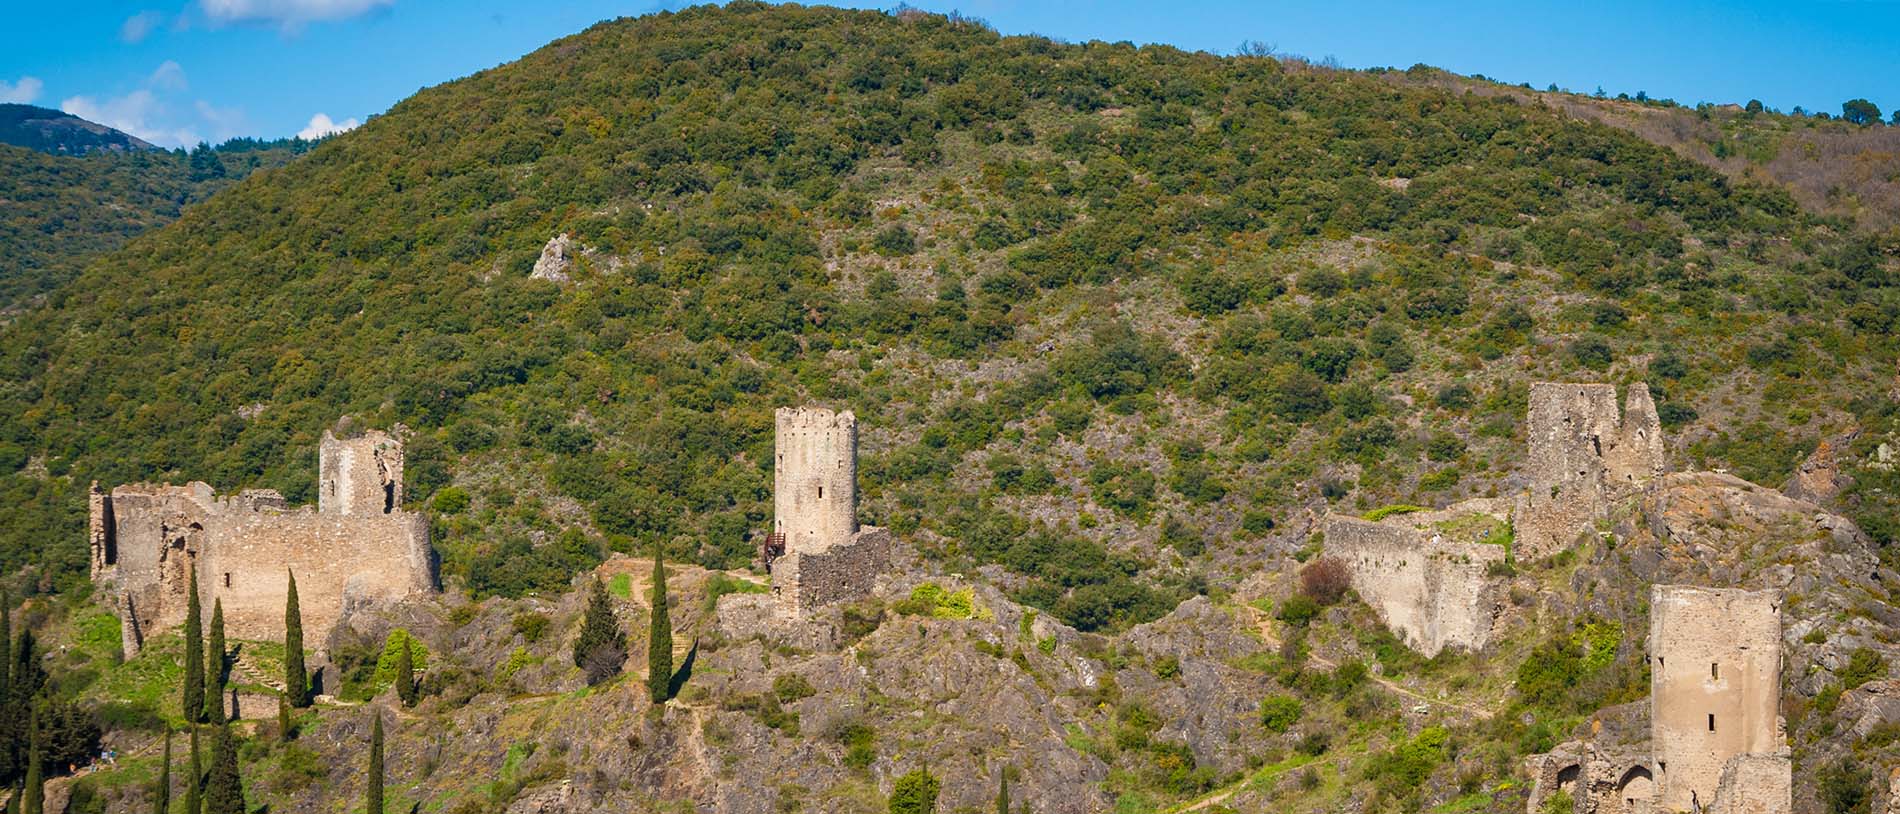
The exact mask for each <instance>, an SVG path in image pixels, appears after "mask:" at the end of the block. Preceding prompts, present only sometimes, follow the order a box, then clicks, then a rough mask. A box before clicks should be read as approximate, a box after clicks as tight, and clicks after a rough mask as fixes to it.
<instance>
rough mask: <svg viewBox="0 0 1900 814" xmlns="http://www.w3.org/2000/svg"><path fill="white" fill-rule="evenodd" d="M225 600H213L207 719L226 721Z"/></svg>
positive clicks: (207, 661)
mask: <svg viewBox="0 0 1900 814" xmlns="http://www.w3.org/2000/svg"><path fill="white" fill-rule="evenodd" d="M224 654H225V650H224V600H223V599H214V600H212V601H211V639H210V641H209V642H208V643H207V646H206V647H205V720H208V721H210V722H211V723H214V724H221V723H224V665H225V660H224Z"/></svg>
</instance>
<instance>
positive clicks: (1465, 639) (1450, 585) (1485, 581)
mask: <svg viewBox="0 0 1900 814" xmlns="http://www.w3.org/2000/svg"><path fill="white" fill-rule="evenodd" d="M1500 508H1501V507H1498V506H1496V505H1493V503H1491V502H1487V501H1470V502H1468V503H1466V504H1460V505H1458V506H1456V507H1453V508H1451V509H1447V510H1444V511H1437V512H1416V513H1412V514H1405V515H1398V516H1395V517H1392V518H1388V519H1387V520H1385V521H1380V522H1374V521H1370V520H1361V519H1359V518H1357V517H1346V516H1342V515H1329V516H1328V517H1327V518H1326V524H1325V527H1324V528H1325V534H1326V550H1327V552H1328V553H1330V554H1332V555H1333V556H1336V557H1338V558H1340V559H1342V560H1344V561H1345V562H1346V565H1347V567H1348V568H1349V569H1350V570H1351V571H1352V575H1353V576H1352V580H1353V588H1354V590H1357V591H1358V592H1359V595H1360V596H1361V597H1363V598H1364V599H1365V600H1366V602H1367V603H1368V604H1370V605H1372V607H1373V609H1374V610H1375V611H1377V612H1378V614H1379V618H1380V619H1382V620H1384V622H1385V624H1386V627H1389V628H1391V629H1392V630H1393V632H1395V633H1397V634H1398V635H1399V637H1400V638H1402V639H1403V640H1404V641H1405V645H1406V646H1407V647H1410V648H1412V649H1413V650H1416V651H1418V652H1420V653H1423V654H1424V655H1425V656H1426V657H1427V658H1429V657H1431V656H1436V655H1438V652H1439V651H1440V650H1443V649H1445V648H1446V647H1458V648H1462V649H1466V650H1479V649H1482V648H1483V647H1484V646H1485V644H1487V643H1488V642H1490V640H1491V626H1492V622H1493V621H1494V620H1496V619H1497V616H1498V614H1499V613H1500V612H1501V611H1502V610H1503V607H1504V603H1505V597H1504V596H1503V595H1502V593H1503V592H1502V591H1501V590H1500V588H1499V586H1498V585H1497V584H1496V583H1497V581H1496V580H1492V579H1489V578H1487V576H1486V570H1487V569H1488V568H1490V567H1491V564H1492V563H1501V562H1503V561H1504V560H1505V558H1506V556H1507V555H1508V554H1509V551H1508V550H1507V549H1506V548H1505V547H1504V546H1503V545H1501V543H1502V542H1503V537H1504V535H1505V534H1506V533H1507V532H1506V531H1505V529H1506V523H1507V522H1508V515H1507V514H1505V513H1504V512H1503V511H1501V510H1500Z"/></svg>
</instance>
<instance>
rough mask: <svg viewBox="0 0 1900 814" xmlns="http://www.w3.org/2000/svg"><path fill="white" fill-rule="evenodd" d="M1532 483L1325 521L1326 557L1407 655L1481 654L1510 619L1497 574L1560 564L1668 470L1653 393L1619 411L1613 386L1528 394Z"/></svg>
mask: <svg viewBox="0 0 1900 814" xmlns="http://www.w3.org/2000/svg"><path fill="white" fill-rule="evenodd" d="M1529 413H1530V415H1529V417H1528V423H1529V427H1528V433H1529V436H1530V441H1529V447H1530V449H1529V458H1530V463H1529V469H1530V484H1529V487H1528V488H1527V489H1526V491H1525V492H1523V493H1522V494H1519V495H1518V496H1516V497H1515V498H1501V499H1495V498H1478V499H1474V500H1467V501H1464V502H1461V503H1458V504H1455V505H1452V506H1449V507H1446V508H1444V509H1441V510H1437V511H1428V512H1414V513H1410V514H1395V515H1391V516H1388V517H1385V518H1383V519H1380V520H1378V521H1370V520H1361V519H1359V518H1356V517H1347V516H1343V515H1328V516H1327V517H1326V518H1325V520H1324V522H1323V524H1322V530H1323V532H1324V534H1325V539H1326V551H1327V553H1329V554H1331V555H1333V556H1336V557H1339V558H1340V559H1342V560H1344V561H1345V562H1346V563H1347V565H1348V566H1349V567H1350V569H1351V570H1352V575H1353V576H1352V584H1353V589H1354V590H1356V591H1358V592H1359V596H1360V597H1361V598H1363V599H1365V600H1366V603H1367V604H1369V605H1371V606H1372V608H1373V610H1375V611H1377V612H1378V614H1379V618H1380V619H1381V620H1382V621H1384V622H1385V624H1386V626H1387V627H1389V628H1391V629H1392V631H1393V632H1394V633H1396V634H1397V635H1398V636H1399V637H1400V638H1402V639H1403V640H1404V641H1405V643H1406V645H1407V646H1408V647H1411V648H1412V649H1413V650H1416V651H1418V652H1420V653H1423V654H1425V655H1426V656H1433V655H1437V654H1438V652H1439V651H1440V650H1443V649H1444V648H1446V647H1457V648H1461V649H1465V650H1478V649H1482V648H1483V647H1484V646H1485V645H1486V644H1487V643H1488V642H1489V641H1490V640H1491V629H1492V627H1493V626H1494V624H1495V623H1496V621H1497V619H1498V617H1499V615H1500V614H1501V613H1502V612H1503V610H1504V604H1505V603H1504V602H1503V600H1502V598H1501V597H1500V596H1499V590H1500V585H1501V584H1502V579H1501V578H1499V577H1494V576H1491V570H1492V568H1493V566H1494V564H1501V563H1503V562H1505V561H1507V560H1510V559H1512V558H1517V559H1524V560H1535V559H1541V558H1543V557H1548V556H1550V555H1552V554H1556V553H1558V552H1560V551H1562V550H1564V549H1565V548H1568V547H1569V546H1570V545H1571V544H1572V543H1574V542H1575V541H1576V539H1577V537H1578V536H1579V535H1580V534H1582V533H1584V532H1585V531H1586V530H1588V529H1590V528H1591V527H1593V526H1594V525H1595V524H1596V522H1597V521H1598V520H1601V519H1603V518H1604V517H1606V516H1608V513H1609V509H1610V506H1611V505H1612V504H1613V503H1615V502H1616V501H1617V500H1620V499H1622V498H1624V497H1626V496H1628V495H1630V494H1633V493H1634V492H1635V491H1637V490H1638V489H1640V488H1642V487H1643V486H1644V485H1645V484H1647V483H1649V482H1650V481H1651V480H1652V479H1654V478H1655V477H1656V476H1658V475H1660V474H1662V472H1663V461H1664V449H1663V442H1662V425H1661V422H1660V421H1658V419H1657V417H1656V406H1655V404H1654V403H1653V402H1652V401H1650V397H1649V387H1648V386H1647V385H1644V384H1636V385H1634V386H1632V387H1631V388H1630V390H1629V394H1628V397H1627V401H1626V403H1625V405H1624V407H1623V409H1622V410H1621V411H1619V410H1618V409H1617V405H1616V387H1615V386H1614V385H1608V384H1559V383H1554V382H1536V383H1533V384H1532V385H1531V392H1530V410H1529Z"/></svg>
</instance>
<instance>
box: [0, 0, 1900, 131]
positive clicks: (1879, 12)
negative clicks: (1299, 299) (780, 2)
mask: <svg viewBox="0 0 1900 814" xmlns="http://www.w3.org/2000/svg"><path fill="white" fill-rule="evenodd" d="M0 4H3V5H0V8H5V12H4V16H3V17H0V19H5V20H6V21H7V23H8V24H7V25H5V26H0V101H25V102H31V103H33V104H39V105H43V106H46V107H56V108H62V109H65V110H68V111H71V112H74V113H77V114H79V115H82V116H86V117H87V118H91V119H94V120H97V121H102V122H105V123H106V124H110V125H113V126H116V127H119V128H121V129H124V130H127V131H129V132H132V133H134V134H135V135H138V136H141V137H143V138H145V139H147V140H149V141H152V142H155V143H158V144H162V145H165V146H176V145H179V144H190V143H195V142H196V141H198V140H200V139H205V140H210V141H220V140H223V139H226V138H231V137H234V136H259V137H265V138H276V137H280V136H289V135H296V134H299V133H304V134H307V135H308V134H315V133H318V132H320V131H323V130H326V129H335V128H339V127H348V126H351V125H352V124H353V123H354V122H360V121H362V120H363V119H365V118H367V117H368V116H370V115H373V114H375V113H379V112H381V111H383V110H386V109H388V108H389V106H390V105H392V104H394V103H395V102H396V101H398V100H400V99H402V98H404V97H406V96H408V95H410V94H412V93H414V92H416V91H417V90H418V89H420V88H423V87H427V86H429V85H434V84H439V83H441V82H445V81H448V80H451V79H454V78H457V77H460V76H465V75H467V74H469V73H472V72H474V71H477V70H480V69H483V68H487V67H491V66H493V65H497V64H500V63H503V62H507V61H510V60H513V59H515V58H517V57H519V56H521V55H523V54H525V53H527V52H529V51H532V50H534V49H535V48H538V47H540V46H541V45H543V44H545V43H547V42H548V41H549V40H552V39H554V38H556V37H560V36H562V35H565V34H570V33H573V32H575V31H579V30H581V29H583V28H585V27H587V26H588V25H591V24H593V23H595V22H597V21H599V20H602V19H607V18H612V17H620V16H633V15H640V14H646V13H651V12H654V11H657V10H659V9H660V8H662V7H671V6H674V5H676V4H674V3H667V4H665V6H662V5H656V4H655V2H654V0H625V1H620V2H616V1H615V0H542V1H541V2H533V3H524V2H504V0H460V1H459V2H457V1H456V0H92V1H90V2H88V0H80V2H74V3H59V2H48V0H0ZM843 5H860V6H867V7H887V6H889V5H892V3H850V2H847V3H843ZM913 5H916V6H919V7H921V8H926V9H930V10H933V11H948V10H952V9H958V10H961V11H962V12H963V13H965V14H968V15H972V16H976V17H981V18H984V19H986V20H988V21H989V22H990V23H991V24H992V25H994V26H996V28H997V29H998V30H1000V31H1002V32H1004V33H1006V34H1019V33H1037V34H1045V35H1048V36H1052V37H1057V38H1060V39H1065V40H1071V41H1082V40H1090V39H1104V40H1131V41H1134V42H1141V43H1147V42H1164V43H1168V44H1171V45H1175V46H1179V47H1182V48H1189V49H1197V50H1206V51H1214V52H1219V53H1231V52H1232V51H1233V49H1234V47H1235V46H1236V45H1238V44H1239V43H1240V42H1241V41H1243V40H1259V41H1262V42H1267V43H1271V44H1273V45H1274V46H1276V47H1277V48H1278V49H1279V50H1280V51H1282V52H1285V53H1292V54H1300V55H1303V56H1307V57H1310V58H1313V59H1323V58H1326V57H1331V58H1333V59H1336V60H1337V61H1338V62H1339V63H1340V64H1343V65H1345V66H1347V67H1367V66H1377V65H1394V66H1399V67H1404V66H1408V65H1411V64H1413V63H1417V62H1424V63H1428V64H1432V65H1437V66H1440V67H1443V68H1448V69H1451V70H1454V71H1457V72H1459V73H1482V74H1485V75H1486V76H1490V77H1493V78H1497V79H1503V80H1508V81H1511V82H1530V83H1532V84H1533V85H1535V86H1537V87H1540V88H1541V87H1544V86H1546V85H1549V84H1551V83H1556V84H1557V85H1559V86H1562V87H1566V88H1571V89H1574V90H1580V91H1586V92H1588V91H1594V90H1595V89H1597V88H1598V87H1599V86H1600V87H1602V88H1603V89H1605V90H1606V91H1608V92H1609V93H1611V94H1615V93H1618V92H1628V93H1632V94H1633V93H1635V92H1636V91H1639V90H1642V91H1647V92H1648V93H1649V94H1650V95H1651V96H1657V97H1669V98H1674V99H1677V100H1679V101H1683V102H1687V103H1693V102H1697V101H1711V102H1744V101H1747V100H1748V99H1751V98H1758V99H1761V100H1762V101H1763V102H1765V103H1767V104H1768V105H1769V106H1771V107H1776V108H1781V109H1784V110H1786V109H1791V108H1793V107H1795V106H1797V105H1799V106H1803V107H1806V108H1807V109H1809V110H1825V111H1828V112H1831V113H1838V112H1839V111H1840V103H1841V102H1842V101H1844V100H1847V99H1850V98H1855V97H1866V98H1869V99H1872V100H1873V101H1874V102H1875V103H1876V104H1877V105H1879V106H1880V108H1881V109H1882V110H1883V111H1891V110H1892V109H1893V108H1895V107H1900V47H1896V45H1897V44H1900V0H1838V1H1837V2H1819V3H1813V2H1772V1H1765V0H1746V1H1744V0H1728V2H1715V1H1714V0H1702V2H1686V3H1670V4H1667V7H1666V8H1665V7H1662V6H1663V5H1664V4H1660V3H1653V2H1624V1H1623V0H1610V1H1609V2H1600V3H1596V4H1584V3H1576V2H1568V3H1556V2H1499V1H1497V0H1478V1H1477V2H1465V3H1458V4H1445V5H1443V6H1434V5H1430V4H1424V3H1408V2H1384V1H1380V2H1346V1H1345V0H1333V2H1308V1H1306V0H1297V1H1294V2H1253V3H1247V2H1192V1H1191V0H1175V1H1174V2H1133V1H1132V0H1105V1H1103V2H1074V1H1073V0H1036V1H1032V0H966V1H965V2H937V1H936V0H920V1H919V0H913Z"/></svg>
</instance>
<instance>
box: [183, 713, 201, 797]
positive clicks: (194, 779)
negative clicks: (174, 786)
mask: <svg viewBox="0 0 1900 814" xmlns="http://www.w3.org/2000/svg"><path fill="white" fill-rule="evenodd" d="M186 768H187V769H188V770H189V771H190V773H189V774H188V775H186V777H185V814H199V812H201V811H204V803H205V798H204V776H205V775H204V764H203V763H202V762H200V760H199V757H198V727H196V726H193V727H191V762H190V763H188V764H186Z"/></svg>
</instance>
